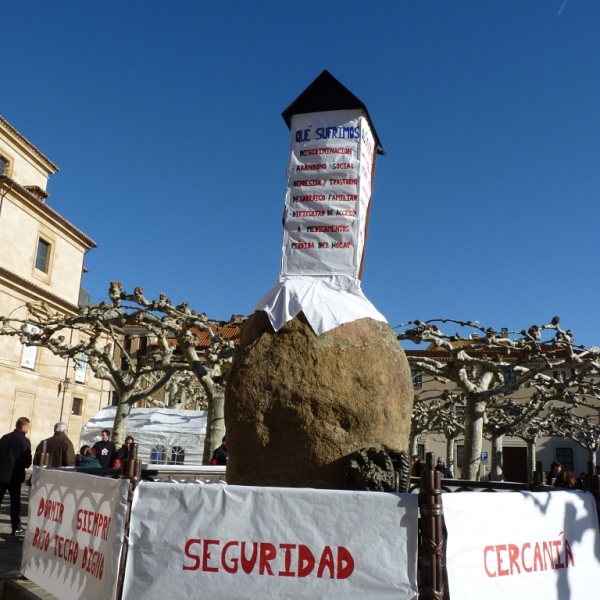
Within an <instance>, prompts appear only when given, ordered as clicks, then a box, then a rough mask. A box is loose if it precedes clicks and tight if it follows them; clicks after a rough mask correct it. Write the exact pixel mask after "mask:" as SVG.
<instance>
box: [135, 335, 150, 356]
mask: <svg viewBox="0 0 600 600" xmlns="http://www.w3.org/2000/svg"><path fill="white" fill-rule="evenodd" d="M147 351H148V338H147V337H141V338H140V345H139V347H138V352H137V355H138V358H142V356H146V352H147Z"/></svg>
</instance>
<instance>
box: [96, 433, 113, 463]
mask: <svg viewBox="0 0 600 600" xmlns="http://www.w3.org/2000/svg"><path fill="white" fill-rule="evenodd" d="M101 436H102V439H101V440H100V441H99V442H96V443H95V444H94V445H93V446H92V449H93V450H95V451H96V458H97V459H98V461H99V462H100V464H101V465H102V468H103V469H110V468H111V467H112V464H113V460H114V459H115V456H116V454H117V448H116V446H115V445H114V443H113V442H111V441H110V430H109V429H103V430H102V433H101Z"/></svg>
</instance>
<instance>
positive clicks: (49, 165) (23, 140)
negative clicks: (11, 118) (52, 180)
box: [0, 116, 58, 173]
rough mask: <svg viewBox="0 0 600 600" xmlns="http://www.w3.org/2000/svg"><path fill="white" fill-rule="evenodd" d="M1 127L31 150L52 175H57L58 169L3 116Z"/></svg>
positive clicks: (0, 122) (0, 119) (0, 120)
mask: <svg viewBox="0 0 600 600" xmlns="http://www.w3.org/2000/svg"><path fill="white" fill-rule="evenodd" d="M0 127H2V128H4V129H6V131H7V132H8V133H10V134H12V136H13V137H14V138H16V139H17V140H18V141H20V142H21V143H22V144H23V145H24V146H26V147H27V149H28V150H30V151H31V152H32V153H33V154H34V155H35V156H36V158H37V159H38V160H39V161H41V162H42V163H43V165H44V166H45V167H46V168H47V169H48V170H49V171H50V172H51V173H56V172H57V171H58V167H57V166H56V165H55V164H54V163H53V162H52V161H51V160H50V159H49V158H48V157H47V156H46V155H44V154H42V153H41V152H40V151H39V150H38V149H37V148H36V147H35V146H34V145H33V144H32V143H31V142H30V141H29V140H28V139H27V138H26V137H25V136H24V135H22V134H21V133H19V132H18V131H17V130H16V129H15V128H14V127H13V126H12V125H11V124H10V123H9V122H8V121H7V120H6V119H4V118H3V117H1V116H0Z"/></svg>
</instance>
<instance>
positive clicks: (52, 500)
mask: <svg viewBox="0 0 600 600" xmlns="http://www.w3.org/2000/svg"><path fill="white" fill-rule="evenodd" d="M31 480H32V487H31V493H30V497H29V520H28V524H27V532H26V535H25V539H24V541H23V560H22V564H21V572H22V573H23V575H24V576H25V577H27V578H28V579H30V580H31V581H33V582H34V583H36V584H37V585H39V586H40V587H42V588H44V589H45V590H47V591H48V592H50V593H51V594H53V595H54V596H56V597H57V598H59V599H60V600H97V599H98V598H103V599H106V600H109V599H112V598H115V597H116V588H117V576H118V571H119V561H120V558H121V548H122V543H123V535H124V528H125V516H126V514H127V493H128V490H129V481H128V480H123V479H107V478H105V477H96V476H93V475H85V474H83V473H75V472H68V471H60V470H53V469H39V468H37V467H35V468H34V472H33V475H32V478H31Z"/></svg>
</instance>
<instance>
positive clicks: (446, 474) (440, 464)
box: [435, 456, 453, 479]
mask: <svg viewBox="0 0 600 600" xmlns="http://www.w3.org/2000/svg"><path fill="white" fill-rule="evenodd" d="M435 470H436V471H438V472H440V473H441V474H442V477H443V478H444V479H453V476H452V471H451V470H450V469H449V468H448V467H447V466H446V463H445V462H444V459H443V458H442V457H441V456H439V457H438V459H437V465H436V466H435Z"/></svg>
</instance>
